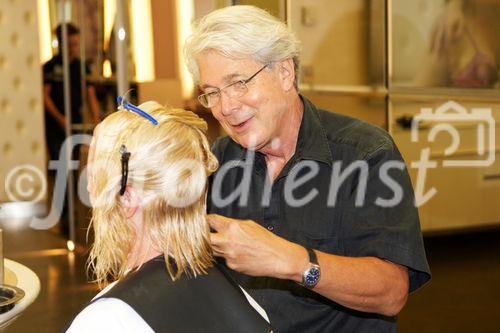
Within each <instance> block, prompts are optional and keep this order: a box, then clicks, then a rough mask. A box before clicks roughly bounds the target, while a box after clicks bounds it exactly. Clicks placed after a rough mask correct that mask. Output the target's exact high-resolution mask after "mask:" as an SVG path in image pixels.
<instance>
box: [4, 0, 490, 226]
mask: <svg viewBox="0 0 500 333" xmlns="http://www.w3.org/2000/svg"><path fill="white" fill-rule="evenodd" d="M234 2H235V1H221V0H212V1H210V0H194V1H193V0H74V1H67V0H37V1H19V0H17V1H16V0H4V1H1V2H0V38H1V40H2V43H1V44H0V76H1V80H0V132H1V133H2V134H1V136H0V155H1V158H0V159H1V164H0V179H2V182H3V183H2V186H0V202H4V203H5V202H10V201H17V200H19V201H32V200H34V199H36V201H37V202H38V204H41V205H42V206H43V205H44V204H45V202H46V200H47V195H46V194H44V195H42V196H40V195H39V193H40V190H42V189H43V184H42V183H43V182H42V181H41V180H40V179H39V178H36V177H35V176H36V175H35V176H33V175H34V174H33V173H34V171H33V168H26V166H27V165H30V166H33V167H34V168H35V169H36V170H42V171H43V174H45V172H46V168H47V163H46V151H45V143H44V135H43V131H44V125H43V124H44V122H43V117H44V111H43V101H42V74H41V65H42V64H43V63H44V62H45V61H47V60H48V59H49V58H50V57H51V55H52V54H53V53H54V52H55V50H56V49H57V45H56V44H55V42H54V36H53V35H52V30H53V29H54V28H55V26H56V25H57V24H58V23H60V22H62V21H64V20H67V21H72V22H74V23H76V24H77V25H78V26H79V27H80V29H81V36H82V43H81V55H82V58H83V59H85V60H86V61H88V62H89V63H90V64H91V70H92V73H91V76H90V77H88V78H87V80H88V81H89V82H92V83H93V84H94V85H95V86H96V87H97V88H98V93H99V99H100V104H101V113H102V115H105V114H106V113H109V112H112V111H113V110H114V107H115V104H114V96H115V95H116V93H117V91H118V92H119V93H123V92H125V91H126V90H128V89H129V88H133V89H134V92H133V93H132V95H133V98H134V99H136V102H139V103H140V102H141V101H144V100H149V99H154V100H158V101H159V102H161V103H165V104H169V105H172V106H177V107H189V108H192V109H195V110H196V111H197V112H199V113H200V114H202V115H203V117H204V118H205V119H207V121H208V122H209V126H210V133H209V134H210V137H211V138H214V137H215V136H217V135H219V134H220V130H219V128H218V126H217V123H216V122H215V121H214V119H212V117H211V116H210V113H209V112H208V111H207V110H204V109H202V108H200V107H199V106H198V105H196V103H194V102H193V101H194V99H193V96H194V94H195V93H196V92H195V87H194V86H193V82H192V81H191V79H190V77H189V74H188V73H187V72H186V69H185V67H184V64H183V61H182V53H181V52H182V41H183V40H184V38H185V36H186V35H187V34H188V32H189V26H190V23H191V21H192V20H194V19H196V18H197V17H200V16H203V15H204V14H205V13H207V12H209V11H211V10H213V9H215V8H219V7H222V6H225V5H229V4H232V3H234ZM236 2H237V3H240V4H254V5H257V6H260V7H263V8H266V9H268V10H270V11H271V12H272V13H273V14H275V15H276V16H279V17H281V18H284V19H286V20H287V22H288V24H289V25H290V26H291V27H292V28H293V29H294V30H295V31H296V33H297V34H298V36H299V38H300V39H301V40H302V41H303V44H304V50H303V54H302V68H301V72H300V76H301V84H300V90H301V92H302V94H304V95H305V96H306V97H308V98H310V99H311V100H312V101H313V102H315V103H316V104H317V105H319V106H321V107H324V108H326V109H329V110H335V111H337V112H340V113H344V114H348V115H351V116H354V117H358V118H362V119H364V120H366V121H368V122H371V123H374V124H376V125H378V126H381V127H383V128H385V129H387V130H388V131H390V132H391V134H392V135H393V137H394V138H395V140H396V142H397V144H398V146H399V147H400V149H401V151H402V153H403V155H404V157H405V159H406V161H407V163H408V165H409V166H410V163H411V161H416V160H418V158H419V156H420V152H421V150H422V149H423V148H425V147H430V148H431V157H432V159H433V160H436V161H437V162H442V161H443V160H445V159H446V158H447V156H446V155H445V148H446V147H447V146H448V145H449V143H450V142H449V138H447V137H446V136H440V137H438V139H439V140H436V141H435V142H431V143H429V142H425V141H419V142H411V137H410V134H411V133H410V132H411V131H410V129H409V128H408V123H405V120H408V119H410V121H411V118H412V117H413V116H414V115H416V114H418V113H419V112H420V110H421V108H422V107H428V108H436V107H438V106H440V105H442V104H443V103H444V102H446V101H448V100H454V101H456V102H457V103H460V105H463V106H464V107H466V108H473V107H487V108H491V110H492V115H493V118H494V119H495V120H498V119H499V114H500V93H499V91H500V90H498V81H496V83H495V84H494V85H492V86H489V87H481V88H477V87H476V88H472V87H452V86H451V85H448V84H447V83H446V82H445V83H443V84H436V83H435V82H425V81H419V80H417V77H418V76H419V74H420V73H421V72H422V71H423V68H422V67H423V64H424V62H423V61H422V59H424V58H425V52H426V50H427V49H428V45H429V43H430V41H431V39H432V35H431V33H432V27H433V26H434V25H435V22H436V20H437V18H438V14H439V13H440V11H441V10H442V8H443V7H444V5H445V1H444V0H415V1H406V0H392V1H391V0H372V1H366V0H335V1H328V0H309V1H307V0H289V1H284V0H282V1H277V0H275V1H236ZM489 2H490V3H491V2H493V3H494V1H489ZM479 12H480V9H478V13H479ZM497 28H498V27H497ZM470 30H471V31H476V30H475V28H474V27H471V28H470ZM496 31H497V32H496V34H497V35H496V36H497V37H498V34H499V33H498V31H500V29H497V30H496ZM469 44H470V43H469ZM467 48H468V49H471V47H470V45H469V46H464V49H465V50H466V51H467V50H468V49H467ZM469 51H470V50H469ZM469 53H470V52H469ZM86 119H87V118H84V120H86ZM497 123H498V122H497ZM495 128H498V127H497V126H496V127H495ZM457 129H458V132H459V134H460V137H461V139H462V140H461V145H460V147H459V148H458V151H457V154H456V156H454V157H453V158H456V159H467V158H469V157H470V158H472V157H473V155H474V149H475V146H476V144H477V143H476V141H477V140H476V139H477V136H476V134H475V133H476V132H475V131H476V127H474V126H473V125H471V124H468V123H459V124H458V125H457ZM73 130H74V132H85V133H88V132H89V131H90V130H91V126H90V125H89V124H87V123H86V121H84V123H83V124H75V125H74V127H73ZM429 130H430V128H429V127H426V126H423V127H422V128H419V136H420V137H427V135H428V134H429ZM497 133H498V131H497ZM497 137H498V136H497ZM499 143H500V140H499V139H498V138H497V139H496V147H499V146H500V145H499ZM488 149H493V150H494V154H495V155H497V153H498V148H497V149H495V148H488ZM438 164H439V165H440V166H439V167H437V168H436V169H432V170H430V171H428V175H427V179H426V184H425V186H426V188H431V187H434V188H436V189H437V191H438V192H437V194H436V195H435V196H434V197H433V198H432V199H431V200H430V201H429V202H428V203H426V204H425V205H424V206H422V207H420V214H421V220H422V227H423V230H424V231H425V232H436V231H448V230H456V229H461V228H469V227H482V226H490V225H497V224H498V223H499V222H500V205H498V198H499V197H500V162H498V161H497V162H495V163H494V164H492V165H491V166H488V167H482V168H478V167H461V168H446V167H442V166H441V163H438ZM19 167H24V169H23V168H21V169H22V170H21V172H23V173H25V174H26V175H28V176H29V175H31V176H29V178H28V177H25V178H24V180H23V181H25V182H28V183H29V184H28V183H27V184H26V190H25V191H24V192H23V191H21V193H20V192H16V193H14V192H13V191H14V189H13V188H9V186H7V187H6V186H5V184H6V182H5V180H6V178H7V177H8V176H9V175H12V173H13V170H14V169H16V172H17V169H18V168H19ZM411 175H412V178H413V181H414V183H415V182H416V176H417V174H416V170H415V169H411ZM21 179H23V178H22V177H21ZM37 179H38V180H37ZM457 180H459V181H457ZM21 188H23V187H21Z"/></svg>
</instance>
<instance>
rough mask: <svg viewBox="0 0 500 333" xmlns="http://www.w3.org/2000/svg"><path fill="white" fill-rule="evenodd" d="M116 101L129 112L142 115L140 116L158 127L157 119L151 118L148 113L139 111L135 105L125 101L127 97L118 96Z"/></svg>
mask: <svg viewBox="0 0 500 333" xmlns="http://www.w3.org/2000/svg"><path fill="white" fill-rule="evenodd" d="M116 101H117V102H118V105H121V106H122V108H124V109H126V110H129V111H132V112H134V113H137V114H138V115H140V116H142V117H144V118H146V119H147V120H149V121H150V122H151V123H153V125H158V121H157V120H156V119H155V118H153V117H151V116H150V115H149V114H148V113H147V112H145V111H143V110H141V109H139V108H138V107H137V106H135V105H134V104H132V103H130V102H127V100H126V99H125V97H123V96H118V97H117V98H116Z"/></svg>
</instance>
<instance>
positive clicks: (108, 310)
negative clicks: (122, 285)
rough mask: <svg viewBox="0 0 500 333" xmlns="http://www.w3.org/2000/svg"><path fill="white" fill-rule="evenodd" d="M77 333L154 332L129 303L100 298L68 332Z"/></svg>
mask: <svg viewBox="0 0 500 333" xmlns="http://www.w3.org/2000/svg"><path fill="white" fill-rule="evenodd" d="M67 332H70V333H77V332H153V330H152V329H151V327H150V326H149V325H148V324H147V323H146V322H145V321H144V320H143V319H142V318H141V316H139V314H138V313H137V312H135V311H134V309H132V308H131V307H130V305H128V304H127V303H125V302H123V301H121V300H119V299H116V298H100V299H98V300H96V301H94V302H92V303H90V304H89V305H88V306H87V307H85V309H83V310H82V311H81V312H80V313H79V314H78V316H76V318H75V319H74V320H73V322H72V323H71V326H70V328H69V329H68V330H67Z"/></svg>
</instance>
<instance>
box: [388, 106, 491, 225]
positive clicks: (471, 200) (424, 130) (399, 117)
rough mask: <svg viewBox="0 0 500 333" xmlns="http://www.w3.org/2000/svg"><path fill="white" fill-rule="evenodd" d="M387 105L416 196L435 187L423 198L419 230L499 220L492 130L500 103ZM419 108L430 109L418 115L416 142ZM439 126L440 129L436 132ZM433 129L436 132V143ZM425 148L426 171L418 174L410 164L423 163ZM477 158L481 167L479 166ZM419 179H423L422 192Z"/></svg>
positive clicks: (420, 110) (420, 109)
mask: <svg viewBox="0 0 500 333" xmlns="http://www.w3.org/2000/svg"><path fill="white" fill-rule="evenodd" d="M391 108H392V115H393V116H392V117H391V127H392V135H393V137H394V140H395V141H396V144H397V145H398V147H399V149H400V151H401V153H402V155H403V157H404V159H405V161H406V163H407V165H408V167H409V170H410V175H411V177H412V180H413V184H414V188H415V192H416V193H417V197H418V193H420V197H421V198H424V194H425V193H427V192H428V191H430V190H431V189H432V188H435V190H436V191H437V192H436V194H435V195H434V196H432V197H431V198H430V199H429V200H428V201H426V202H425V203H423V201H422V203H423V205H422V206H421V207H420V217H421V223H422V228H423V229H424V230H426V231H430V230H443V229H453V228H459V227H474V226H480V225H487V224H491V223H495V222H498V221H500V206H499V205H498V198H499V197H500V160H499V157H500V156H499V155H500V154H499V151H500V150H499V149H498V148H497V147H500V138H499V137H498V136H497V137H496V138H495V134H494V133H495V132H497V133H498V130H499V129H500V128H499V126H498V124H499V121H500V103H499V102H498V101H497V102H495V103H494V102H485V101H480V100H460V99H457V100H456V101H455V102H449V101H447V99H444V98H441V99H439V98H433V99H431V98H421V99H417V98H411V99H408V98H405V99H398V98H393V99H392V102H391ZM422 108H429V110H428V111H429V113H428V114H426V116H425V117H422V118H420V119H419V121H418V123H419V124H420V125H419V126H418V129H417V128H416V133H415V134H417V137H416V138H417V140H416V141H414V142H412V137H411V135H412V131H411V129H410V125H411V122H412V120H413V121H415V120H416V119H418V118H415V117H416V116H417V115H418V114H421V112H422ZM481 108H482V109H484V110H491V111H487V112H490V115H487V114H485V113H484V111H481V110H478V109H481ZM432 115H434V116H437V115H440V119H436V118H434V120H433V119H432ZM444 115H447V116H444ZM446 117H447V119H445V118H446ZM438 126H440V128H441V131H437V129H438ZM433 128H434V130H433ZM433 131H436V132H435V133H434V134H435V135H434V139H433V140H434V141H432V136H433ZM453 132H455V134H454V133H453ZM453 135H456V137H455V138H454V137H453ZM490 138H491V139H492V140H493V141H490ZM425 149H429V156H428V161H429V162H428V169H427V170H426V172H424V174H419V173H418V169H417V165H415V164H414V165H413V167H412V163H416V162H419V161H422V156H423V155H422V153H423V152H424V151H425ZM447 149H448V151H447ZM495 157H496V158H495ZM480 161H483V162H484V163H483V165H477V164H478V162H480ZM432 163H435V166H432ZM475 164H476V166H474V165H475ZM419 181H420V182H422V188H421V189H420V190H419V185H418V184H419Z"/></svg>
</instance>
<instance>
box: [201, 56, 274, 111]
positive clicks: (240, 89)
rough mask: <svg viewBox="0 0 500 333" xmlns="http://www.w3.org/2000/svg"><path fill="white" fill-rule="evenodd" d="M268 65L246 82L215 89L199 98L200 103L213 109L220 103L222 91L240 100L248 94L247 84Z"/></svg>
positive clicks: (241, 81)
mask: <svg viewBox="0 0 500 333" xmlns="http://www.w3.org/2000/svg"><path fill="white" fill-rule="evenodd" d="M266 67H267V65H264V66H263V67H262V68H261V69H259V70H258V71H257V72H256V73H255V74H254V75H252V76H250V77H249V78H248V79H246V80H239V81H236V82H232V83H230V84H228V85H227V86H225V87H223V88H220V89H219V88H214V90H213V91H209V92H207V93H205V94H202V95H200V96H198V101H199V102H200V103H201V105H203V106H204V107H206V108H213V107H214V106H216V105H217V104H218V103H219V101H220V94H221V92H222V91H224V92H225V93H226V96H228V97H231V98H239V97H241V96H243V95H245V94H246V93H247V92H248V87H247V84H248V82H250V81H252V79H253V78H254V77H256V76H257V74H259V73H260V72H262V70H263V69H264V68H266Z"/></svg>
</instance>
